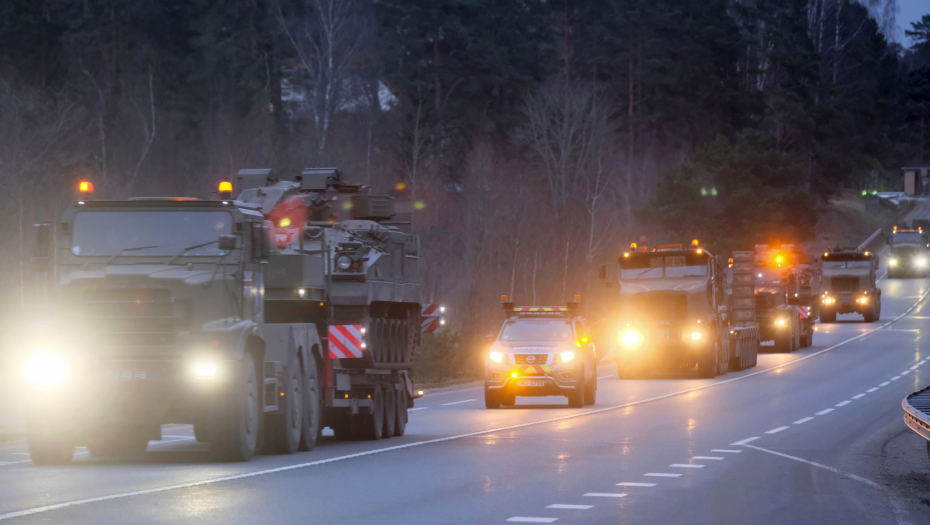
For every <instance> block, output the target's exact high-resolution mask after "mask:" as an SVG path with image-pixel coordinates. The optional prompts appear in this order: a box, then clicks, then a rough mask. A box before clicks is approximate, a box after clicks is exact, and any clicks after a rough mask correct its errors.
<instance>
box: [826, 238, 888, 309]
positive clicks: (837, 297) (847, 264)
mask: <svg viewBox="0 0 930 525" xmlns="http://www.w3.org/2000/svg"><path fill="white" fill-rule="evenodd" d="M822 263H823V283H822V286H823V293H822V295H821V299H820V301H821V304H820V321H821V322H823V323H834V322H836V316H837V314H849V313H858V314H861V315H862V318H863V320H864V321H865V322H866V323H871V322H874V321H877V320H878V319H879V318H880V317H881V312H882V290H881V288H879V287H878V286H876V283H875V274H876V272H877V271H878V263H879V260H878V256H877V255H874V254H872V253H870V252H865V251H863V252H860V251H858V250H836V251H832V252H826V253H824V254H823V259H822Z"/></svg>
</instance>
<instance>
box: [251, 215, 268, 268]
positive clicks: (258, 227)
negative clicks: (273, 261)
mask: <svg viewBox="0 0 930 525" xmlns="http://www.w3.org/2000/svg"><path fill="white" fill-rule="evenodd" d="M251 241H252V258H253V259H256V260H259V261H264V260H266V259H268V258H269V257H270V256H271V244H270V243H269V241H268V229H267V228H266V227H265V226H264V225H262V224H258V223H252V231H251Z"/></svg>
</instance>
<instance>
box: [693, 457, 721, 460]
mask: <svg viewBox="0 0 930 525" xmlns="http://www.w3.org/2000/svg"><path fill="white" fill-rule="evenodd" d="M691 459H714V460H718V461H719V460H722V459H723V458H722V457H720V456H694V457H693V458H691Z"/></svg>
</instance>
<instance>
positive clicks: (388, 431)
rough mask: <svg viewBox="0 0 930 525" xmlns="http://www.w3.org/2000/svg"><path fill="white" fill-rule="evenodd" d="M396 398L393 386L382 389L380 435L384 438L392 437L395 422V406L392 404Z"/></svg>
mask: <svg viewBox="0 0 930 525" xmlns="http://www.w3.org/2000/svg"><path fill="white" fill-rule="evenodd" d="M396 400H397V396H395V395H394V388H393V387H388V388H386V389H385V390H384V426H383V427H382V428H381V437H383V438H385V439H387V438H390V437H394V426H395V425H396V424H397V407H395V406H394V402H395V401H396Z"/></svg>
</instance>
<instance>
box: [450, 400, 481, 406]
mask: <svg viewBox="0 0 930 525" xmlns="http://www.w3.org/2000/svg"><path fill="white" fill-rule="evenodd" d="M469 401H477V399H466V400H464V401H453V402H451V403H443V404H442V406H444V407H447V406H449V405H457V404H459V403H468V402H469Z"/></svg>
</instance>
